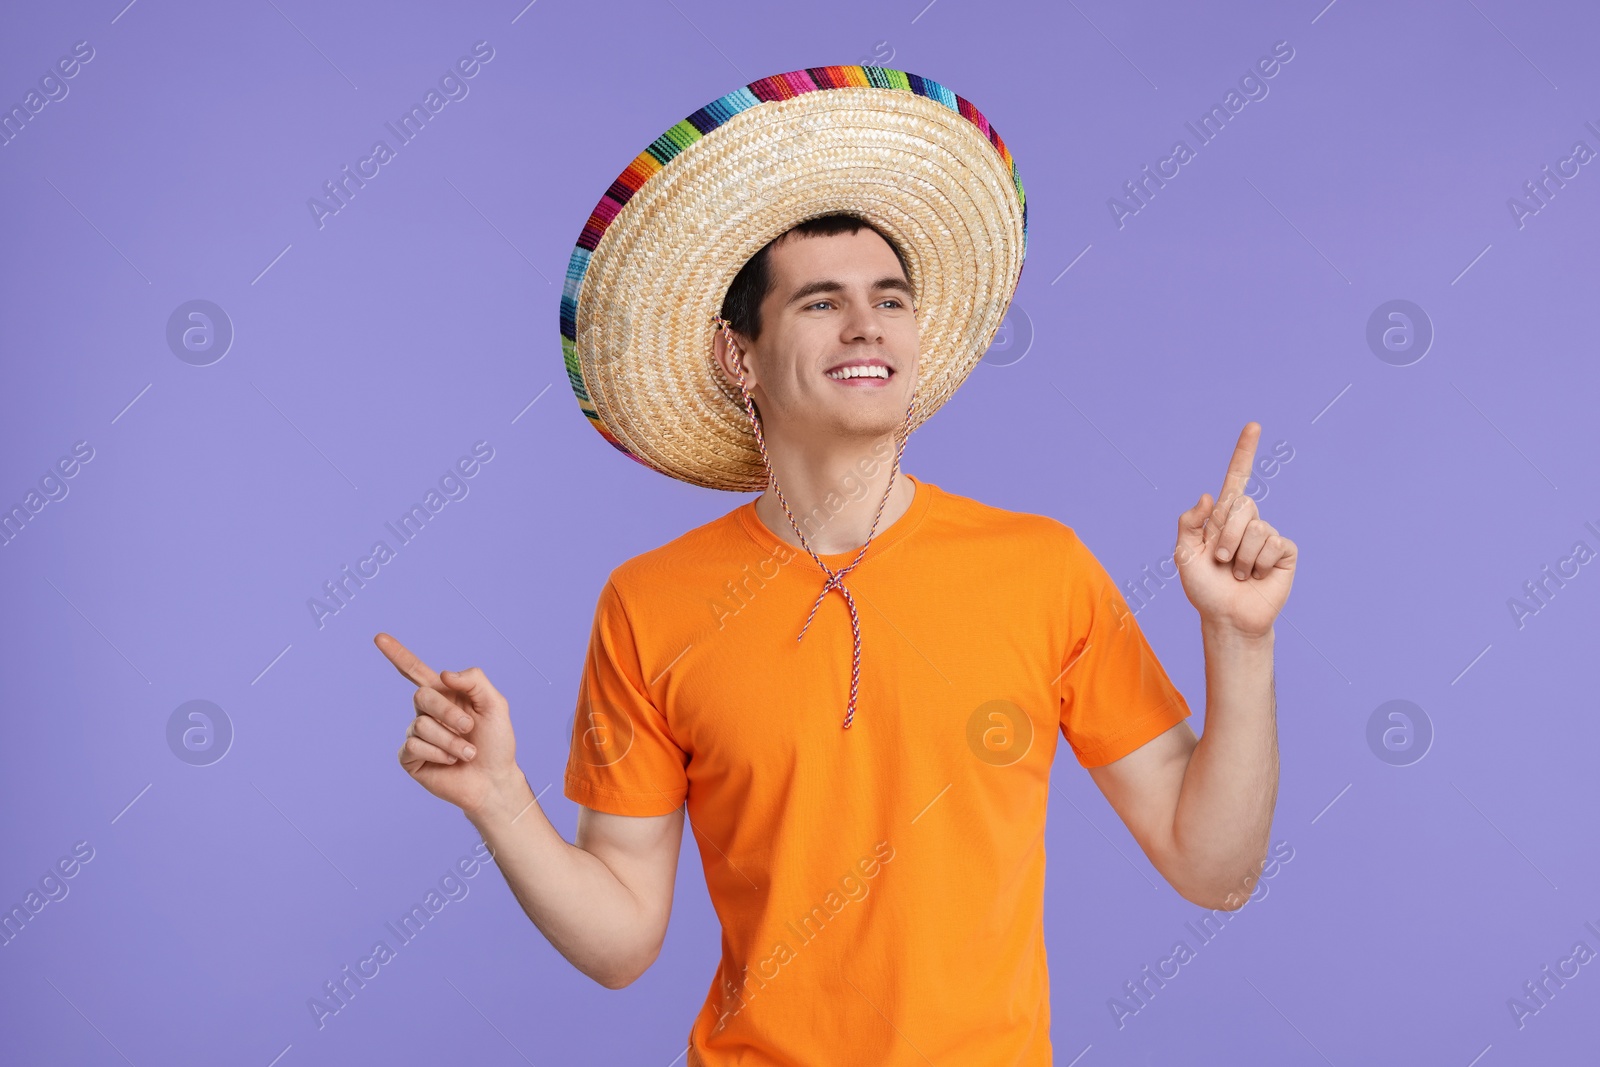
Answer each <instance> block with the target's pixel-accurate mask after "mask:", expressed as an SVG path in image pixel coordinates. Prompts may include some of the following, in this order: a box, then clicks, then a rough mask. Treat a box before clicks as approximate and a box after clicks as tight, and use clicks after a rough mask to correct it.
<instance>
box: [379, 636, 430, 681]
mask: <svg viewBox="0 0 1600 1067" xmlns="http://www.w3.org/2000/svg"><path fill="white" fill-rule="evenodd" d="M372 643H373V644H375V645H377V646H378V651H379V652H382V653H383V654H384V656H386V657H387V658H388V660H389V662H390V663H392V664H394V667H395V670H397V671H399V672H400V673H401V674H402V675H404V676H405V677H406V678H407V679H408V680H410V681H411V682H412V683H414V684H416V685H418V686H427V687H428V688H430V689H437V690H439V691H440V692H441V693H442V692H446V691H447V690H446V687H445V684H444V683H443V682H442V681H440V680H439V675H438V673H437V672H436V671H435V670H434V669H433V668H432V667H430V666H428V665H427V664H426V663H424V662H422V660H420V659H418V658H417V656H416V653H414V652H412V651H411V650H410V649H409V648H407V647H406V646H405V645H402V644H401V643H400V642H399V641H396V640H395V639H394V638H393V637H390V636H389V635H388V634H378V635H377V636H376V637H374V638H373V639H372Z"/></svg>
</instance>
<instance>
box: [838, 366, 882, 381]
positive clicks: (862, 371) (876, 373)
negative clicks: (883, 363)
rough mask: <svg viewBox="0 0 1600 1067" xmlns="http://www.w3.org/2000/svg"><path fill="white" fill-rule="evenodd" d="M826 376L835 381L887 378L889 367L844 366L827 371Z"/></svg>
mask: <svg viewBox="0 0 1600 1067" xmlns="http://www.w3.org/2000/svg"><path fill="white" fill-rule="evenodd" d="M828 377H830V378H832V379H834V380H835V381H843V380H844V379H846V378H887V377H889V368H888V367H845V368H843V369H842V370H836V371H829V372H828Z"/></svg>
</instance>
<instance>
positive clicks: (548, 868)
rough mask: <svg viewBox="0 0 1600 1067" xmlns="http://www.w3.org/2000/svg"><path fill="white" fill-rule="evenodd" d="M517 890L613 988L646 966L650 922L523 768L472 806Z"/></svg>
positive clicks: (557, 941) (584, 967) (531, 912)
mask: <svg viewBox="0 0 1600 1067" xmlns="http://www.w3.org/2000/svg"><path fill="white" fill-rule="evenodd" d="M466 814H467V818H468V819H469V820H470V821H471V823H472V824H473V826H474V827H476V828H477V830H478V832H479V833H480V834H481V835H482V836H483V840H484V841H485V843H487V844H488V846H489V851H490V852H491V854H492V855H493V856H494V861H495V865H496V866H497V867H499V868H500V873H501V874H503V875H504V876H505V879H506V884H507V885H509V886H510V887H511V892H512V895H514V896H515V897H516V898H517V903H519V904H521V905H522V910H523V911H524V912H525V913H526V914H527V916H528V918H529V919H531V920H532V921H533V924H534V925H535V926H537V927H538V928H539V932H540V933H542V934H544V936H545V938H546V939H547V940H548V941H549V942H550V944H552V945H554V946H555V948H556V951H558V952H560V953H561V954H562V955H563V956H565V957H566V958H567V960H568V961H569V962H571V964H572V965H573V966H574V967H576V968H578V970H580V971H582V972H583V973H584V974H586V975H588V976H589V977H590V978H593V979H594V980H595V981H596V982H599V983H600V984H601V985H604V986H607V987H608V988H620V987H621V986H622V985H626V984H627V983H628V982H629V981H631V980H632V979H633V977H634V976H635V974H636V973H637V972H638V971H639V970H641V969H642V966H641V963H642V962H647V961H641V960H640V955H641V953H642V952H643V950H644V946H643V942H644V941H645V940H646V938H647V933H646V930H647V925H648V924H647V923H646V921H645V917H644V915H643V912H642V910H641V908H640V906H639V901H638V899H637V898H636V897H635V896H634V895H633V893H632V892H631V891H630V890H629V889H628V887H627V886H625V885H624V884H623V883H622V881H621V880H620V879H618V878H617V876H616V875H615V874H613V873H612V871H611V869H610V868H609V867H607V866H606V865H605V864H604V863H602V862H601V861H600V860H599V858H597V857H596V856H593V855H591V854H590V853H588V852H585V851H584V850H583V849H581V848H578V847H577V846H576V845H573V844H571V843H569V842H568V841H567V840H566V839H565V838H563V837H562V836H561V834H560V833H559V832H558V831H557V830H556V828H555V827H554V826H553V825H551V823H550V820H549V818H548V817H546V816H545V813H544V809H543V808H541V807H540V806H539V805H538V803H537V802H536V800H535V797H534V793H533V790H532V789H531V788H529V786H528V781H527V779H526V778H525V777H523V776H522V775H521V774H520V773H519V774H518V775H517V780H516V781H515V782H508V783H506V785H505V786H504V788H502V789H501V790H500V791H499V793H497V794H496V796H495V798H494V799H493V800H491V801H490V802H489V803H488V804H486V805H485V806H484V808H483V809H482V810H480V811H474V812H467V813H466Z"/></svg>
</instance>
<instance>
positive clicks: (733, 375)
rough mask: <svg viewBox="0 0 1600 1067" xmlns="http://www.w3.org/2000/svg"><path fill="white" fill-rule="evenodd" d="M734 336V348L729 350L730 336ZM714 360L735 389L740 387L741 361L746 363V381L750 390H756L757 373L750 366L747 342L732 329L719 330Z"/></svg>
mask: <svg viewBox="0 0 1600 1067" xmlns="http://www.w3.org/2000/svg"><path fill="white" fill-rule="evenodd" d="M729 334H732V335H733V347H732V348H729V347H728V343H727V339H728V335H729ZM711 354H712V358H713V359H715V360H716V363H717V367H718V368H719V369H720V370H721V371H722V373H723V375H724V376H725V377H726V378H727V380H728V384H729V385H731V386H733V387H734V388H736V389H737V388H738V387H739V371H738V367H739V361H740V360H741V359H742V360H743V361H744V381H745V385H746V387H748V388H752V389H753V388H755V371H754V368H752V367H751V365H750V358H749V356H748V354H747V349H746V347H745V340H744V338H743V337H741V336H740V335H739V333H738V332H737V331H736V330H733V329H732V328H731V327H730V328H729V329H727V330H718V331H716V334H715V336H714V339H713V340H712V349H711Z"/></svg>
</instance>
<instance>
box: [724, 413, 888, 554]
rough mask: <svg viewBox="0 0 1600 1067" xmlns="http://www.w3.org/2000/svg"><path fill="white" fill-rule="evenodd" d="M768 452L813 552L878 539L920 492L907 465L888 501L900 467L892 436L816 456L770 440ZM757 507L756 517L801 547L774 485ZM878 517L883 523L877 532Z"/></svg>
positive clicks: (844, 548) (843, 549) (833, 550)
mask: <svg viewBox="0 0 1600 1067" xmlns="http://www.w3.org/2000/svg"><path fill="white" fill-rule="evenodd" d="M767 453H768V457H769V458H770V460H771V462H772V469H773V473H774V474H775V475H776V476H777V480H778V486H779V488H781V489H782V490H783V498H784V500H786V501H787V502H788V504H789V511H790V512H791V513H792V514H793V515H794V521H795V524H796V525H798V526H799V527H800V530H801V532H802V533H804V534H805V538H806V541H807V543H809V544H810V546H811V550H812V551H813V552H816V553H817V554H818V555H821V556H826V555H831V554H837V553H840V552H852V551H854V550H856V549H858V548H860V547H861V546H862V545H863V544H866V541H867V534H868V533H869V532H870V533H872V536H873V537H874V538H876V537H877V536H878V535H879V534H881V533H883V531H885V530H887V529H888V528H889V527H890V526H891V525H893V524H894V522H895V520H896V519H898V518H900V516H902V515H904V514H905V513H906V511H907V510H908V509H909V508H910V507H911V501H912V499H913V497H915V495H916V486H915V485H914V484H913V483H912V481H911V479H909V478H907V477H906V473H905V471H904V469H902V470H900V471H899V472H898V473H897V474H895V478H894V487H893V490H892V492H890V494H889V499H888V500H887V501H884V492H885V491H886V490H889V474H890V471H891V470H892V469H893V467H894V456H895V441H894V439H893V438H892V437H889V438H885V440H884V442H882V443H880V444H878V445H877V446H876V447H875V448H874V447H864V448H862V449H861V450H860V451H858V452H841V451H830V452H828V453H827V454H812V455H807V454H805V453H803V452H800V451H797V450H790V449H775V448H774V447H773V442H771V441H769V442H768V450H767ZM880 502H882V503H883V513H882V514H881V515H879V514H878V505H879V503H880ZM755 508H756V517H757V518H759V519H760V520H761V521H762V523H763V524H764V525H765V526H766V527H767V529H769V530H771V531H772V532H773V533H775V534H777V535H778V536H779V537H780V538H782V539H783V540H784V541H785V542H786V543H788V544H791V545H793V546H795V547H796V548H800V547H801V545H800V540H799V538H798V537H796V536H795V531H794V526H791V525H790V524H789V519H788V517H787V516H785V515H784V513H783V505H782V504H780V503H779V502H778V495H777V494H776V493H775V492H773V491H772V489H771V488H768V489H767V491H766V492H764V493H762V494H761V495H760V496H759V497H757V498H756V502H755ZM875 516H876V517H877V520H878V524H877V529H876V530H875V531H874V530H873V525H872V520H873V518H874V517H875Z"/></svg>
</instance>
